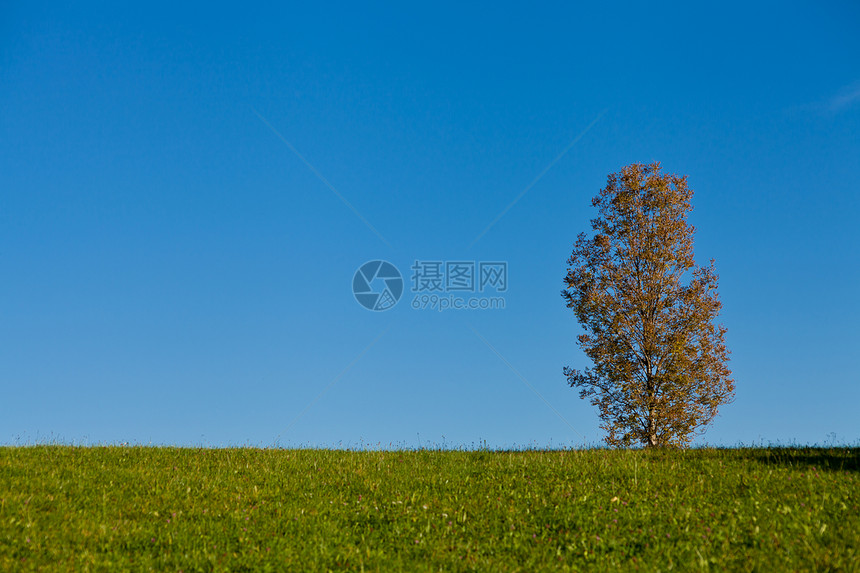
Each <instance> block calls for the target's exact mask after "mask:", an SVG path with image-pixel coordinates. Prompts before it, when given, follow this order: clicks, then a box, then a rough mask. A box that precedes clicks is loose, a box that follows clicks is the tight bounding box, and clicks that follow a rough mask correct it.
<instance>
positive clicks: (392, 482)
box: [0, 446, 860, 572]
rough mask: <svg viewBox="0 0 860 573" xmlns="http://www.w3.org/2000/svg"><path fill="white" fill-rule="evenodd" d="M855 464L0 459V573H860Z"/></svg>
mask: <svg viewBox="0 0 860 573" xmlns="http://www.w3.org/2000/svg"><path fill="white" fill-rule="evenodd" d="M858 470H860V448H833V449H810V448H795V449H792V448H783V449H691V450H679V451H625V450H617V451H613V450H601V449H592V450H582V451H576V450H571V451H539V450H535V451H523V452H494V451H436V450H417V451H341V450H277V449H271V450H267V449H251V448H241V449H179V448H151V447H119V446H116V447H69V446H34V447H5V448H0V570H3V571H15V570H22V571H26V570H40V569H43V570H64V571H73V570H74V571H87V570H92V571H98V570H104V571H108V570H109V571H123V570H132V571H143V570H155V571H242V570H245V571H284V570H295V571H301V570H308V571H326V570H335V571H337V570H351V571H362V570H364V571H399V570H405V571H423V570H444V571H466V570H475V571H585V570H589V571H631V570H632V571H635V570H641V571H656V570H661V571H668V570H711V571H724V570H733V571H766V572H778V571H793V570H797V571H860V553H858V546H860V511H858V505H860V500H858V497H860V496H858V489H860V488H858V477H860V473H858Z"/></svg>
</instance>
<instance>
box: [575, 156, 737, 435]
mask: <svg viewBox="0 0 860 573" xmlns="http://www.w3.org/2000/svg"><path fill="white" fill-rule="evenodd" d="M692 196H693V191H692V189H689V188H688V187H687V178H686V176H684V177H678V176H676V175H663V174H661V173H660V164H659V163H652V164H650V165H642V164H638V163H637V164H633V165H628V166H627V167H624V168H623V169H622V170H621V171H620V172H618V173H613V174H611V175H609V177H608V179H607V184H606V187H605V188H604V189H602V190H601V191H600V194H599V195H597V196H596V197H595V198H594V199H592V202H591V203H592V206H594V207H597V208H598V216H597V217H596V218H595V219H592V221H591V227H592V230H593V231H594V236H593V237H588V236H586V234H585V233H580V235H579V238H578V240H577V242H576V245H575V247H574V250H573V254H572V255H571V257H570V259H569V260H568V265H569V267H568V270H567V276H566V277H565V279H564V281H565V284H566V285H567V288H566V289H565V290H564V291H562V296H564V298H565V300H566V301H567V306H568V307H569V308H572V309H573V311H574V312H575V313H576V317H577V319H578V320H579V322H580V324H581V325H582V327H583V328H584V330H585V334H582V335H581V336H579V337H578V339H577V341H578V343H579V346H580V347H581V348H582V349H583V351H584V352H585V354H586V355H587V356H588V357H589V358H590V359H591V361H592V362H593V363H594V366H593V368H586V369H585V370H584V371H580V370H573V369H571V368H565V369H564V374H565V376H567V380H568V382H569V383H570V385H571V386H572V387H576V388H580V389H581V390H580V397H581V398H591V403H592V404H594V405H595V406H597V407H598V408H599V409H600V419H601V421H602V422H603V423H602V424H601V428H603V429H604V430H606V431H607V432H608V435H607V436H606V438H605V440H606V442H607V443H608V444H610V445H614V446H630V445H633V444H637V443H638V444H644V445H645V446H646V447H654V446H683V445H686V444H688V443H689V442H690V440H691V439H692V436H693V434H694V433H696V432H697V430H704V427H705V426H707V425H708V424H709V423H710V422H711V421H712V420H713V419H714V416H716V414H717V408H718V406H720V405H721V404H726V403H729V402H731V400H732V398H733V396H734V381H733V380H732V379H731V378H730V376H731V371H730V370H729V369H728V368H727V367H726V362H727V361H728V354H729V352H728V350H727V349H726V345H725V341H724V336H725V333H726V329H725V328H724V327H723V326H722V325H715V324H714V321H715V319H716V318H717V316H718V315H719V312H720V308H721V307H722V304H721V303H720V301H719V299H718V296H717V274H716V272H715V269H714V261H713V259H711V261H710V264H709V265H708V266H707V267H695V268H694V265H695V262H694V260H693V233H694V232H695V228H694V227H692V226H690V225H688V224H687V213H688V212H689V211H691V210H692V206H691V204H690V198H691V197H692ZM688 273H689V275H688ZM685 279H689V280H688V282H687V284H685Z"/></svg>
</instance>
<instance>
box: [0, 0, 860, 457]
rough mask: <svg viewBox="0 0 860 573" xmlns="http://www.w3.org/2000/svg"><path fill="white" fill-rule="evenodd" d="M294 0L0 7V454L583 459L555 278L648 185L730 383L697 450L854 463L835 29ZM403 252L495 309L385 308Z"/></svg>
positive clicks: (566, 320) (843, 31)
mask: <svg viewBox="0 0 860 573" xmlns="http://www.w3.org/2000/svg"><path fill="white" fill-rule="evenodd" d="M307 4H308V3H304V4H302V5H299V4H295V5H289V6H284V7H281V8H278V9H273V8H270V7H259V6H256V7H255V6H250V5H242V6H237V5H225V6H221V7H214V8H213V6H212V4H211V3H206V4H200V5H192V4H188V5H178V4H176V3H170V4H159V3H146V4H145V5H142V6H141V7H139V8H127V7H119V6H116V5H115V3H104V4H85V3H80V4H77V5H76V6H75V7H73V8H68V7H64V6H58V5H43V4H37V3H18V4H17V5H12V6H10V5H7V6H5V7H4V8H2V17H0V389H2V395H3V398H2V400H0V443H26V442H33V441H49V440H59V441H63V442H72V443H119V442H131V443H153V444H180V445H197V444H203V445H209V446H221V445H243V444H254V445H264V446H265V445H273V444H278V445H282V446H298V445H309V446H325V445H327V446H358V445H361V444H364V445H374V446H375V445H380V446H383V447H388V446H396V445H405V446H409V447H414V446H417V445H428V444H432V445H442V444H445V445H448V446H467V447H470V446H471V445H477V444H479V443H480V444H483V443H484V441H486V443H487V444H488V445H490V446H492V447H511V446H527V445H538V446H547V445H552V446H579V445H582V444H594V443H597V442H598V441H599V440H600V439H601V438H602V433H601V431H600V429H599V428H598V424H599V421H598V419H597V413H596V410H595V409H594V408H593V407H592V406H590V405H589V404H588V403H587V402H585V401H582V400H580V399H579V397H578V395H577V393H576V392H575V391H574V390H572V389H570V388H568V387H567V385H566V382H565V379H564V377H563V376H562V373H561V370H562V367H563V366H565V365H569V366H573V367H580V368H581V367H584V366H587V363H586V362H585V358H584V356H583V355H582V354H581V353H580V351H579V350H578V349H577V347H576V345H575V337H576V335H577V334H578V333H579V332H580V330H579V326H578V324H577V322H576V320H575V317H574V315H573V313H572V312H571V311H570V310H568V309H566V308H565V306H564V303H563V300H562V298H561V297H560V295H559V293H560V290H561V288H562V286H563V285H562V277H563V276H564V274H565V269H566V259H567V257H568V256H569V254H570V251H571V249H572V246H573V242H574V241H575V238H576V235H577V234H578V233H579V232H580V231H583V230H587V228H588V221H589V219H590V218H591V217H592V216H593V215H594V213H593V211H592V209H591V206H590V199H591V197H592V196H594V195H595V194H596V193H597V191H598V190H599V189H600V188H601V187H602V186H603V185H604V184H605V181H606V176H607V174H609V173H610V172H614V171H617V170H619V169H620V168H621V167H622V166H624V165H627V164H629V163H633V162H650V161H654V160H657V161H661V162H662V164H663V167H664V170H666V171H668V172H673V173H681V174H686V175H688V176H689V183H690V186H691V187H692V188H693V189H694V190H695V192H696V193H695V196H694V198H693V203H694V207H695V210H694V211H693V213H692V214H691V222H692V223H693V224H694V225H696V227H697V228H698V232H697V236H696V256H697V260H698V261H700V262H704V261H706V260H707V259H710V258H715V259H716V264H717V269H718V271H719V273H720V276H721V287H720V292H721V295H722V299H723V303H724V312H723V315H722V321H723V323H724V324H725V325H726V326H727V327H728V335H727V342H728V346H729V348H730V349H731V351H732V362H731V364H730V367H731V368H732V369H733V371H734V375H735V378H736V383H737V398H736V401H735V403H733V404H731V405H729V406H726V407H724V408H723V410H722V413H721V415H720V416H719V418H718V419H717V421H716V423H715V424H714V425H713V426H712V427H711V428H710V429H709V431H708V433H707V434H706V435H705V436H704V437H703V438H700V439H698V440H697V442H696V443H699V444H701V443H706V442H707V443H710V444H720V445H734V444H738V443H747V444H749V443H753V442H755V443H759V442H764V443H768V442H773V443H776V442H780V443H788V442H800V443H823V442H825V441H826V440H829V439H832V438H834V437H835V439H836V440H837V441H841V442H850V443H856V442H857V441H858V440H860V421H858V420H860V417H858V416H857V413H856V411H857V404H858V403H860V369H858V364H857V357H858V351H857V348H858V346H860V335H858V331H857V324H858V323H860V302H858V297H857V285H858V279H860V272H858V263H860V249H858V246H860V231H858V228H860V226H858V224H857V220H858V214H860V183H858V178H857V168H858V166H860V161H858V159H860V138H858V134H860V60H858V58H857V54H860V36H858V35H857V34H856V27H857V22H858V21H860V8H858V6H857V5H856V4H854V3H850V2H834V3H829V4H827V5H826V6H822V5H816V4H814V3H811V2H810V3H792V4H790V5H786V4H784V3H779V4H777V3H772V4H761V5H753V4H750V3H737V4H725V3H724V4H720V5H719V6H716V5H715V6H713V7H702V6H691V5H689V3H677V4H675V5H664V6H662V7H651V6H649V7H644V6H639V5H636V4H629V5H628V4H614V5H606V6H603V5H600V6H598V5H595V3H586V4H582V5H579V6H574V5H570V4H567V3H558V4H542V5H529V6H522V5H515V4H510V5H502V4H493V5H484V6H478V5H466V6H464V5H462V4H461V3H450V4H441V3H428V4H423V5H413V6H411V7H404V6H402V5H396V4H394V3H392V4H387V5H386V4H373V5H372V6H370V7H366V6H364V7H357V6H355V5H352V4H346V3H344V4H319V3H311V4H314V5H313V6H309V5H307ZM567 148H569V150H568V151H567V152H566V153H564V154H562V152H563V151H564V150H565V149H567ZM302 158H304V159H302ZM547 168H549V169H547ZM524 191H525V193H523V192H524ZM520 196H521V197H520ZM517 197H520V198H519V200H516V202H515V203H514V204H513V206H511V207H510V209H509V210H507V211H506V212H504V210H505V209H506V208H507V207H508V206H509V205H511V203H512V202H514V201H515V199H516V198H517ZM347 203H348V204H349V205H351V207H350V206H348V205H347ZM502 212H504V215H503V216H502V217H501V218H498V216H499V215H500V214H501V213H502ZM497 218H498V220H497V222H495V224H492V226H490V228H489V230H487V231H486V233H484V234H483V235H481V236H480V238H479V239H478V240H477V241H476V238H478V237H479V235H480V234H481V233H482V231H484V230H485V229H486V228H487V227H488V225H491V223H493V221H494V220H496V219H497ZM368 224H369V225H370V226H372V227H373V228H374V229H375V230H376V232H374V231H373V230H371V228H370V226H368ZM375 259H383V260H387V261H390V262H391V263H393V264H394V265H395V266H396V267H398V268H399V270H400V271H401V273H403V275H404V282H405V286H406V292H405V293H404V294H403V297H402V298H401V299H400V301H399V302H398V304H397V305H396V306H395V307H393V308H391V309H389V310H386V311H383V312H372V311H368V310H366V309H365V308H363V307H362V306H360V305H359V304H358V303H357V302H356V300H355V298H354V297H353V293H352V284H353V276H354V273H355V272H356V269H358V268H359V267H360V266H361V265H362V264H363V263H365V262H367V261H370V260H375ZM416 260H421V261H470V260H471V261H476V262H480V261H504V262H507V265H508V267H507V268H508V279H509V282H508V289H507V291H505V292H504V293H503V294H502V296H503V298H504V303H505V308H504V309H497V310H456V311H455V310H447V311H444V312H439V311H435V310H414V309H413V308H411V302H412V297H413V296H414V294H415V293H412V292H411V291H410V286H411V283H410V275H411V271H410V270H409V269H410V267H411V266H412V265H413V263H414V262H415V261H416Z"/></svg>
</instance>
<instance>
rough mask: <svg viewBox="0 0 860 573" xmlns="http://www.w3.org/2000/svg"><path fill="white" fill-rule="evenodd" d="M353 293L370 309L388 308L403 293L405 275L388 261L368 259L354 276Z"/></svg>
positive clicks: (359, 301)
mask: <svg viewBox="0 0 860 573" xmlns="http://www.w3.org/2000/svg"><path fill="white" fill-rule="evenodd" d="M352 294H354V295H355V300H357V301H358V304H360V305H361V306H363V307H364V308H366V309H368V310H388V309H389V308H391V307H392V306H394V305H395V304H397V301H398V300H400V296H401V295H402V294H403V277H402V276H401V275H400V271H398V270H397V267H395V266H394V265H392V264H391V263H389V262H388V261H368V262H366V263H364V264H363V265H361V266H360V267H359V268H358V270H357V271H355V276H354V277H352Z"/></svg>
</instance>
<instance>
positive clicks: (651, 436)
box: [645, 410, 657, 448]
mask: <svg viewBox="0 0 860 573" xmlns="http://www.w3.org/2000/svg"><path fill="white" fill-rule="evenodd" d="M645 447H646V448H655V447H657V421H656V420H655V419H654V411H653V410H651V411H650V412H648V441H647V442H646V443H645Z"/></svg>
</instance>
